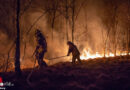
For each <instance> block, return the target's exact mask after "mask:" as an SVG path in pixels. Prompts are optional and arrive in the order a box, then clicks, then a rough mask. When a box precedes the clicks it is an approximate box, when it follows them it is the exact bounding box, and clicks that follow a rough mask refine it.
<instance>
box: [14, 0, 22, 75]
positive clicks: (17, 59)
mask: <svg viewBox="0 0 130 90" xmlns="http://www.w3.org/2000/svg"><path fill="white" fill-rule="evenodd" d="M19 13H20V0H17V8H16V16H17V17H16V28H17V37H16V52H15V72H16V75H17V76H20V75H21V69H20V27H19Z"/></svg>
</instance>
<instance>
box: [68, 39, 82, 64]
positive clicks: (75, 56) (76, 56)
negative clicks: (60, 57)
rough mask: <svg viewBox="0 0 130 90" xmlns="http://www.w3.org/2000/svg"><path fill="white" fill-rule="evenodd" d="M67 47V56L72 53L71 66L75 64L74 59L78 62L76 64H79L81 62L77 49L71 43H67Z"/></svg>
mask: <svg viewBox="0 0 130 90" xmlns="http://www.w3.org/2000/svg"><path fill="white" fill-rule="evenodd" d="M67 45H68V46H69V50H68V54H67V56H69V55H70V53H72V64H75V61H76V59H77V60H78V62H79V63H80V64H81V60H80V52H79V50H78V49H77V47H76V45H74V44H73V43H72V42H70V41H68V42H67Z"/></svg>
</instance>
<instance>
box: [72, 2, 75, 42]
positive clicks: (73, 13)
mask: <svg viewBox="0 0 130 90" xmlns="http://www.w3.org/2000/svg"><path fill="white" fill-rule="evenodd" d="M74 17H75V0H73V1H72V42H74V28H75V19H74Z"/></svg>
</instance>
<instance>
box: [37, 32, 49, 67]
mask: <svg viewBox="0 0 130 90" xmlns="http://www.w3.org/2000/svg"><path fill="white" fill-rule="evenodd" d="M35 37H36V42H37V46H36V49H35V57H36V59H37V61H38V65H39V66H40V68H42V67H47V64H46V62H45V61H44V60H43V58H44V54H45V53H46V52H47V42H46V39H45V37H44V36H43V34H42V33H41V31H40V30H36V31H35Z"/></svg>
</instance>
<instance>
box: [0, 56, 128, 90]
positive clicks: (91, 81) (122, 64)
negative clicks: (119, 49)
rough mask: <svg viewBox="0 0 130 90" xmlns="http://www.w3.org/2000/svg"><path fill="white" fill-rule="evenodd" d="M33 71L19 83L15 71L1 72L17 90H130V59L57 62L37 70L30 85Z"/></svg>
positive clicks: (26, 73)
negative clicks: (72, 62) (73, 63)
mask: <svg viewBox="0 0 130 90" xmlns="http://www.w3.org/2000/svg"><path fill="white" fill-rule="evenodd" d="M31 70H32V69H25V70H23V71H22V72H23V74H22V77H21V78H20V79H18V80H16V77H15V74H14V72H8V73H2V74H1V75H2V77H3V79H4V81H10V82H11V83H13V84H14V86H13V87H7V88H8V89H13V90H14V89H17V90H29V89H33V90H43V89H44V90H130V78H129V76H130V57H116V58H104V59H103V58H102V59H101V58H100V59H92V60H83V61H82V65H80V64H76V65H72V64H71V63H70V62H65V63H58V64H55V65H53V66H49V67H47V68H43V69H41V70H40V69H38V68H35V70H34V72H33V74H32V76H31V79H30V82H31V83H32V84H33V87H30V86H29V85H28V83H27V81H26V78H27V76H28V75H29V73H30V72H31Z"/></svg>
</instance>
